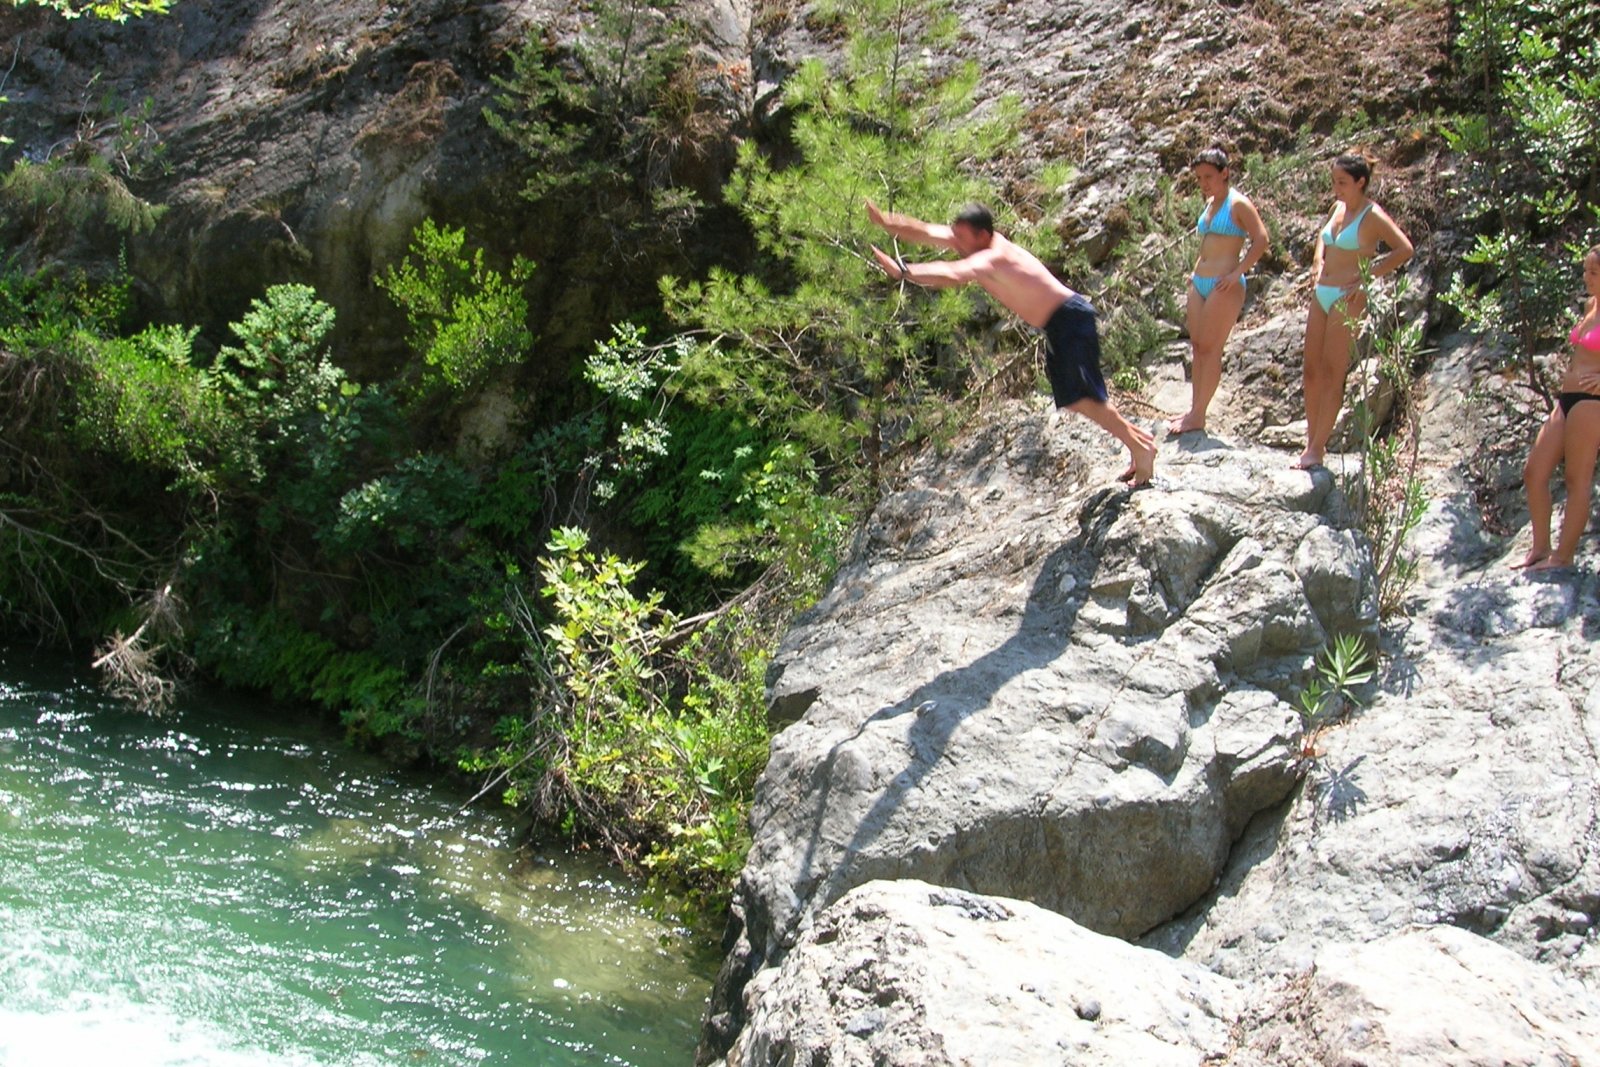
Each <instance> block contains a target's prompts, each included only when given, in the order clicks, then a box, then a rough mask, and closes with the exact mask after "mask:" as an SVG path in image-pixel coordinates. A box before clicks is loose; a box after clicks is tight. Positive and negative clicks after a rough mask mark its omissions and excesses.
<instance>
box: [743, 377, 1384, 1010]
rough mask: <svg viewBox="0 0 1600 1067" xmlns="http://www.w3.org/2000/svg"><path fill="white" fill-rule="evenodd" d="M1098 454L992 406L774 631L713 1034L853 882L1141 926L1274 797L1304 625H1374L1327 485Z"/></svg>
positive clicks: (1233, 468) (1234, 466) (1273, 470)
mask: <svg viewBox="0 0 1600 1067" xmlns="http://www.w3.org/2000/svg"><path fill="white" fill-rule="evenodd" d="M1115 459H1116V457H1115V456H1114V455H1113V454H1111V453H1109V452H1108V451H1107V450H1106V446H1105V442H1104V440H1103V439H1102V438H1096V437H1094V436H1092V433H1091V431H1090V430H1089V429H1087V428H1086V427H1085V426H1079V425H1077V424H1076V421H1075V420H1071V419H1063V420H1059V421H1053V420H1051V419H1050V418H1049V417H1048V416H1047V415H1046V414H1044V413H1043V412H1042V411H1041V410H1040V408H1039V407H1038V406H1035V405H1028V404H1023V403H1013V404H1010V405H1008V406H1006V407H1004V408H1003V409H1001V410H1000V411H999V412H997V413H996V415H995V417H994V418H993V419H992V420H991V421H990V422H989V424H988V425H987V426H986V427H985V428H984V429H983V430H982V431H980V432H979V433H977V434H976V435H975V436H974V437H973V438H971V439H970V440H968V441H967V442H965V443H964V444H963V445H962V446H961V447H960V448H959V449H958V450H957V451H956V452H955V453H954V454H953V455H949V456H943V457H930V459H929V460H928V461H927V463H926V466H925V467H924V469H923V470H922V471H921V472H920V473H919V474H917V475H916V476H915V477H913V478H912V479H911V480H910V482H909V484H908V485H907V486H906V488H905V489H904V490H903V491H901V492H899V493H896V494H894V495H893V496H891V497H889V498H888V499H886V500H885V501H884V502H883V504H882V506H881V507H880V508H879V509H878V511H877V513H876V515H875V516H874V518H873V520H872V522H871V523H870V524H869V526H868V528H867V530H866V532H865V533H864V535H863V539H862V542H861V543H860V544H859V545H858V546H857V551H856V553H855V557H854V559H853V561H852V562H850V563H849V564H848V565H847V566H846V567H845V568H843V570H842V571H841V572H840V574H839V575H838V577H837V579H836V580H835V582H834V585H833V587H832V589H831V591H830V592H829V594H828V595H827V596H826V597H825V598H824V599H823V601H822V602H821V603H820V604H819V605H818V606H817V608H816V609H815V610H814V611H813V612H811V613H810V615H809V616H808V617H807V618H806V619H804V620H802V623H801V625H799V626H798V627H796V628H795V630H794V631H792V632H791V634H790V635H789V636H788V638H787V639H786V641H785V643H784V646H783V648H782V650H781V652H780V654H779V656H778V658H777V660H776V661H775V663H774V666H773V670H772V675H771V677H770V679H769V680H770V692H771V695H772V702H773V708H774V714H775V715H780V716H799V717H798V719H797V721H795V722H793V723H792V724H791V725H789V726H788V727H787V728H786V729H784V730H783V731H782V733H780V734H779V735H778V736H777V737H776V738H775V739H774V742H773V747H772V759H771V762H770V764H769V766H768V768H767V771H766V772H765V774H764V775H763V777H762V779H761V783H760V786H759V788H758V793H757V799H756V803H755V807H754V812H753V816H752V822H753V826H754V828H755V843H754V847H753V848H752V850H751V853H750V858H749V862H748V865H747V867H746V870H745V872H744V874H743V877H742V878H741V881H740V884H739V888H738V890H737V903H736V915H737V921H736V925H735V929H734V931H733V932H732V942H731V943H732V945H733V950H732V952H731V953H730V956H729V958H728V962H727V964H726V965H725V967H724V972H723V975H722V978H721V980H720V983H719V989H718V992H717V1000H718V1005H720V1008H721V1018H720V1019H718V1018H717V1017H716V1016H715V1015H714V1016H713V1026H714V1027H715V1026H718V1025H721V1026H722V1027H724V1028H725V1030H724V1032H726V1033H729V1034H731V1033H732V1032H734V1031H735V1030H736V1029H737V1027H738V1024H739V1020H740V1018H741V1016H742V994H741V991H742V989H743V986H744V983H745V982H746V981H748V980H749V978H750V977H752V976H753V975H754V974H755V973H756V972H757V971H758V970H760V969H761V968H762V967H764V966H771V965H773V964H776V963H778V962H780V961H781V960H782V958H783V957H784V955H785V954H786V953H787V951H788V950H789V949H790V947H791V946H792V945H793V944H794V943H795V942H796V940H797V939H798V938H799V937H801V936H802V935H804V934H805V932H806V931H807V929H808V928H809V926H810V925H811V923H812V922H813V921H814V918H815V916H816V914H817V913H818V912H819V911H821V910H822V909H823V908H826V907H827V906H828V905H829V904H831V903H833V902H834V901H836V900H838V899H839V898H840V897H841V896H843V895H844V894H845V893H846V892H848V891H849V890H850V889H852V888H854V887H856V886H858V885H861V884H864V883H865V882H868V881H872V880H875V879H900V878H911V879H920V880H923V881H926V882H930V883H933V884H937V885H942V886H948V887H952V888H957V889H963V890H968V891H972V892H977V893H988V894H996V895H1001V896H1006V897H1012V898H1019V899H1023V900H1027V901H1031V902H1033V903H1036V904H1038V905H1040V906H1042V907H1045V908H1048V909H1050V910H1051V911H1054V912H1058V913H1060V914H1062V915H1064V916H1067V917H1068V918H1071V919H1073V920H1075V921H1076V922H1078V923H1080V924H1082V925H1084V926H1086V927H1088V928H1089V929H1091V930H1095V931H1097V932H1100V933H1105V934H1112V935H1117V936H1122V937H1132V936H1136V935H1139V934H1141V933H1144V932H1146V931H1148V930H1150V929H1151V928H1152V927H1154V926H1156V925H1158V924H1160V923H1163V922H1165V921H1167V920H1169V919H1171V918H1172V917H1173V916H1175V915H1178V914H1179V913H1181V912H1182V911H1184V909H1186V908H1188V907H1190V906H1191V905H1192V904H1194V903H1195V902H1196V901H1198V900H1200V899H1202V898H1203V897H1204V896H1205V895H1206V894H1207V893H1208V892H1209V891H1210V889H1211V887H1212V885H1213V884H1214V883H1215V881H1216V880H1217V878H1218V876H1219V875H1220V874H1221V873H1222V872H1223V869H1224V865H1225V863H1226V861H1227V859H1228V856H1229V852H1230V848H1231V846H1232V844H1233V842H1234V840H1235V839H1236V838H1237V837H1238V835H1239V834H1240V833H1241V832H1242V831H1243V830H1244V828H1245V826H1246V825H1247V824H1248V823H1249V822H1250V820H1251V818H1252V817H1253V816H1254V815H1255V814H1256V813H1258V812H1260V811H1262V810H1264V809H1267V808H1271V807H1273V806H1275V805H1278V804H1280V803H1281V802H1282V801H1283V800H1284V798H1285V797H1286V796H1288V794H1289V792H1290V791H1291V789H1293V788H1294V786H1295V783H1296V781H1297V761H1298V759H1299V754H1300V742H1301V736H1300V731H1301V727H1300V720H1299V717H1298V714H1297V712H1296V710H1295V708H1294V706H1293V705H1292V703H1291V701H1292V700H1293V697H1294V693H1295V692H1296V691H1297V690H1298V688H1299V687H1300V685H1301V684H1302V683H1303V681H1304V679H1305V677H1306V673H1307V670H1308V668H1309V666H1310V664H1311V661H1312V657H1313V656H1314V654H1315V653H1316V652H1317V650H1318V649H1320V648H1321V647H1322V646H1323V645H1324V643H1325V642H1326V641H1327V640H1328V637H1329V635H1330V633H1343V632H1366V631H1370V630H1371V629H1372V627H1373V626H1374V623H1375V609H1374V606H1373V597H1372V588H1371V584H1370V581H1369V579H1368V576H1367V572H1368V568H1367V567H1366V566H1365V564H1364V559H1365V556H1364V550H1363V549H1362V548H1361V545H1360V542H1359V540H1358V539H1357V538H1356V537H1355V535H1354V534H1353V533H1352V532H1351V531H1350V530H1349V529H1348V528H1347V524H1346V522H1345V519H1344V516H1343V510H1344V509H1343V503H1342V497H1341V496H1340V495H1339V494H1338V493H1337V491H1336V490H1335V487H1334V485H1333V481H1332V478H1331V476H1330V475H1328V474H1327V473H1326V472H1317V473H1315V474H1307V473H1305V472H1299V471H1290V470H1288V469H1287V467H1286V465H1285V463H1284V461H1283V458H1282V456H1281V455H1279V454H1277V453H1271V452H1264V451H1255V450H1248V449H1236V448H1231V447H1227V446H1225V445H1223V444H1222V443H1221V442H1219V441H1216V440H1214V439H1207V438H1201V439H1198V440H1195V441H1191V442H1187V443H1186V444H1185V445H1184V446H1183V448H1181V449H1179V450H1176V451H1171V450H1169V451H1168V452H1167V453H1166V454H1164V456H1163V464H1162V467H1161V468H1160V469H1159V472H1158V473H1159V474H1160V478H1161V482H1160V485H1159V486H1158V487H1156V488H1153V489H1148V490H1140V491H1136V492H1130V491H1128V490H1127V489H1125V488H1123V487H1121V486H1118V485H1117V483H1116V482H1115V481H1114V480H1113V479H1114V475H1115V472H1116V470H1117V468H1116V466H1114V462H1115ZM1113 487H1114V488H1113ZM718 1005H714V1009H713V1010H714V1012H715V1011H716V1010H717V1007H718Z"/></svg>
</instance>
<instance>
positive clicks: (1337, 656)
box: [1298, 634, 1376, 763]
mask: <svg viewBox="0 0 1600 1067" xmlns="http://www.w3.org/2000/svg"><path fill="white" fill-rule="evenodd" d="M1375 675H1376V672H1375V670H1374V669H1373V662H1372V652H1371V650H1370V649H1369V648H1368V647H1367V643H1366V641H1365V640H1364V639H1363V638H1362V637H1361V636H1360V635H1359V634H1340V635H1339V636H1338V637H1336V638H1334V639H1333V641H1332V642H1331V643H1329V644H1328V645H1326V646H1325V647H1324V648H1323V649H1322V651H1321V653H1319V654H1318V656H1317V663H1316V669H1315V673H1314V674H1313V675H1312V677H1311V680H1310V681H1309V682H1307V683H1306V687H1305V688H1304V689H1302V690H1301V691H1300V696H1299V698H1298V703H1299V711H1300V722H1301V724H1302V725H1303V726H1304V727H1305V736H1304V740H1303V741H1302V742H1301V745H1300V759H1301V761H1302V762H1304V763H1309V762H1311V761H1312V760H1314V759H1316V758H1317V756H1319V755H1320V753H1319V752H1318V751H1317V747H1316V743H1317V738H1319V737H1321V736H1322V733H1323V731H1324V730H1326V729H1327V728H1328V727H1330V726H1332V725H1333V724H1334V723H1336V722H1339V721H1341V720H1342V719H1343V718H1344V717H1345V716H1346V715H1348V714H1349V712H1350V710H1351V709H1352V708H1356V707H1360V706H1361V703H1362V701H1361V697H1360V696H1359V695H1357V693H1356V687H1357V686H1362V685H1365V684H1366V683H1368V682H1370V681H1372V679H1373V678H1374V677H1375Z"/></svg>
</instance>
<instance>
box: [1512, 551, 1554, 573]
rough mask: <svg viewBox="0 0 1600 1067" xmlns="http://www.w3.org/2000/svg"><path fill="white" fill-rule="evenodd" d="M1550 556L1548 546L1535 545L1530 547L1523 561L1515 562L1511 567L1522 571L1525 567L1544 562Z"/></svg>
mask: <svg viewBox="0 0 1600 1067" xmlns="http://www.w3.org/2000/svg"><path fill="white" fill-rule="evenodd" d="M1548 558H1550V550H1549V549H1548V548H1540V547H1539V546H1538V545H1534V546H1533V547H1532V548H1530V549H1528V554H1527V555H1526V556H1525V557H1523V560H1522V562H1521V563H1513V564H1512V565H1511V569H1512V570H1514V571H1520V570H1522V569H1523V568H1524V567H1532V566H1534V565H1535V564H1538V563H1543V562H1544V561H1545V560H1546V559H1548Z"/></svg>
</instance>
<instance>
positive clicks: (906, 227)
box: [867, 200, 956, 248]
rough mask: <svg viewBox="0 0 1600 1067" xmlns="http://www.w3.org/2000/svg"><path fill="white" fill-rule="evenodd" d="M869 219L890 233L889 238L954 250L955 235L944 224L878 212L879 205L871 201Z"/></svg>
mask: <svg viewBox="0 0 1600 1067" xmlns="http://www.w3.org/2000/svg"><path fill="white" fill-rule="evenodd" d="M867 218H869V219H871V220H872V223H873V225H875V226H880V227H882V228H883V229H884V230H886V231H888V233H889V236H891V237H898V238H899V239H900V240H902V241H910V242H911V243H912V244H918V245H933V246H934V247H935V248H954V247H955V246H956V245H955V235H954V234H953V233H952V232H951V230H950V227H948V226H946V225H944V224H943V223H937V222H923V221H922V220H921V219H914V218H912V217H911V216H910V215H897V214H895V213H894V212H892V211H889V212H885V211H880V210H878V205H877V204H874V203H873V202H872V201H871V200H868V201H867Z"/></svg>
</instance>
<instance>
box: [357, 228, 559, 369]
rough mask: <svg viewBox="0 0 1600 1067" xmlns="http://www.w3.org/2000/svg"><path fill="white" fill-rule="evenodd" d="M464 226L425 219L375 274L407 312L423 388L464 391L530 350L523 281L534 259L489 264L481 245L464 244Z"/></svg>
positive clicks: (517, 259) (530, 343)
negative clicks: (394, 260) (391, 263)
mask: <svg viewBox="0 0 1600 1067" xmlns="http://www.w3.org/2000/svg"><path fill="white" fill-rule="evenodd" d="M466 239H467V238H466V231H465V230H463V229H457V228H452V227H449V226H444V227H440V226H438V225H437V224H435V223H434V221H433V220H432V219H425V220H424V221H423V222H422V224H421V225H420V226H418V227H417V228H416V230H414V231H413V232H412V235H411V248H410V251H409V252H408V253H407V254H406V258H405V259H404V260H403V261H402V262H401V263H400V264H399V265H398V266H395V267H390V268H389V269H388V270H387V271H385V272H384V273H383V274H382V275H380V276H379V278H378V279H377V281H378V286H379V288H381V289H382V290H383V291H384V292H386V293H388V294H389V296H390V298H391V299H392V300H394V302H395V303H396V304H398V305H399V306H400V308H401V310H403V311H404V312H405V315H406V322H407V323H409V324H410V327H411V336H410V343H411V347H412V349H413V350H414V351H415V352H416V353H417V354H418V355H420V356H421V357H422V361H423V364H424V368H425V369H424V371H423V375H422V381H421V387H420V388H421V391H422V392H423V393H432V392H436V391H443V392H448V393H453V394H459V393H463V392H466V391H467V390H469V389H473V388H476V387H477V386H478V385H480V384H482V382H483V381H484V378H485V377H486V376H487V375H488V373H489V371H491V370H493V369H494V368H495V367H500V366H504V365H506V364H508V363H514V362H516V361H518V360H521V359H524V358H526V357H527V356H528V354H529V353H530V352H531V351H532V348H533V334H532V333H531V332H530V331H529V330H528V298H527V296H526V295H524V293H523V286H524V285H525V284H526V283H527V281H528V279H529V278H531V277H532V276H533V264H532V263H531V262H529V261H528V260H526V259H523V258H522V257H521V256H517V257H515V258H514V259H513V260H512V264H511V272H510V274H509V275H504V274H501V273H500V272H499V271H497V270H495V269H493V268H492V267H488V266H485V264H484V258H483V249H482V248H478V249H475V250H474V251H473V252H472V253H471V254H470V255H469V254H468V253H467V251H466Z"/></svg>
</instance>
